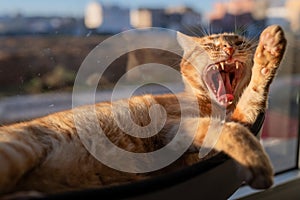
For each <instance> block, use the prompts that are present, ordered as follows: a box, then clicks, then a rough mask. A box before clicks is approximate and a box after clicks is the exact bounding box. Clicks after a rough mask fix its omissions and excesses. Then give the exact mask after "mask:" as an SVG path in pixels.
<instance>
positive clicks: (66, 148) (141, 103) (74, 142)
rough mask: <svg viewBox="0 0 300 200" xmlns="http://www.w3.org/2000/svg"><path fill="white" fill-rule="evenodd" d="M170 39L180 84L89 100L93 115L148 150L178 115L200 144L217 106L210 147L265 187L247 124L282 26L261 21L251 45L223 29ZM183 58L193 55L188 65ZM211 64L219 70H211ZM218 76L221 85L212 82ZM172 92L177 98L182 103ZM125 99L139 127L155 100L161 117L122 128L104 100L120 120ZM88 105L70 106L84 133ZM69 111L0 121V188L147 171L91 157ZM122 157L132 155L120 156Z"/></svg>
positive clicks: (261, 158)
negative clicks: (177, 48) (179, 51)
mask: <svg viewBox="0 0 300 200" xmlns="http://www.w3.org/2000/svg"><path fill="white" fill-rule="evenodd" d="M178 42H179V44H180V45H181V46H182V48H183V49H184V55H183V59H182V62H181V72H182V75H183V80H184V82H185V84H186V90H185V91H184V92H182V93H181V94H176V95H175V94H164V95H157V96H153V95H144V96H138V97H132V98H130V99H128V100H126V99H125V100H120V101H118V102H116V103H110V102H102V103H99V104H97V105H95V109H96V112H97V117H98V122H99V124H100V126H101V128H102V129H103V130H104V132H105V134H106V136H107V137H108V138H109V139H110V140H111V141H112V142H113V143H114V144H115V145H116V146H118V147H120V148H122V149H125V150H127V151H131V152H136V153H141V152H150V151H154V150H157V149H159V148H161V147H163V146H164V145H166V144H167V143H168V142H170V141H171V140H172V138H173V137H174V134H175V133H174V130H176V129H177V128H178V126H179V123H180V122H181V123H182V124H183V128H184V129H183V130H184V132H185V133H186V137H191V135H190V132H191V131H190V130H191V127H194V126H195V124H198V128H197V129H196V133H195V134H196V136H195V138H194V141H193V147H191V148H190V150H191V151H192V149H193V148H195V147H196V149H198V148H199V147H201V145H202V144H203V141H204V139H205V136H206V134H207V130H208V128H209V126H210V124H211V122H212V121H218V120H220V119H219V114H220V113H221V112H222V110H223V109H224V108H225V109H226V113H227V114H226V121H225V122H224V124H223V128H222V132H221V134H220V137H219V139H218V140H217V143H216V145H215V146H213V147H212V148H214V150H215V151H222V152H224V153H226V154H228V155H229V156H230V157H232V158H233V159H234V160H236V161H237V162H238V163H239V164H241V165H242V166H244V167H245V168H246V169H247V170H248V172H249V176H248V177H247V179H246V182H247V183H248V184H249V185H250V186H251V187H253V188H268V187H270V186H271V185H272V183H273V169H272V165H271V163H270V161H269V158H268V156H267V155H266V153H265V151H264V149H263V147H262V146H261V144H260V143H259V141H258V139H257V138H256V137H255V136H254V135H253V134H252V133H251V132H250V131H249V127H250V126H251V125H252V124H253V123H254V121H255V120H256V117H257V116H258V114H259V113H260V112H261V111H265V109H266V107H267V99H268V98H267V97H268V90H269V86H270V84H271V82H272V81H273V78H274V76H275V74H276V70H277V68H278V66H279V64H280V61H281V59H282V56H283V54H284V51H285V45H286V40H285V38H284V33H283V31H282V29H281V28H280V27H279V26H275V25H273V26H270V27H267V28H266V29H265V30H264V31H263V32H262V34H261V36H260V41H259V43H258V46H257V48H255V45H254V44H253V43H252V42H251V41H248V40H247V39H246V38H244V37H242V36H239V35H236V34H231V33H223V34H216V35H210V36H204V37H201V38H196V37H190V36H186V35H184V34H181V33H178ZM190 61H194V62H193V64H191V63H192V62H190ZM194 63H196V65H195V64H194ZM223 65H224V66H223ZM223 67H224V70H223V71H222V69H221V68H223ZM217 70H219V71H220V74H221V75H217V74H216V73H215V72H217ZM238 70H240V71H239V72H237V71H238ZM222 80H223V82H225V86H224V87H221V86H220V83H217V82H220V81H222ZM226 81H227V82H226ZM226 84H227V85H226ZM193 94H196V97H197V105H198V106H191V105H192V104H190V102H191V99H192V97H191V96H192V95H193ZM225 97H226V98H225ZM178 98H180V99H181V100H182V102H183V106H181V107H182V108H180V105H179V101H178ZM127 104H129V108H130V116H131V118H132V120H133V121H134V122H135V123H136V124H137V125H139V126H141V127H145V126H147V125H148V124H149V123H151V118H150V116H149V109H150V107H151V106H153V105H155V104H159V105H161V106H163V108H164V109H165V111H166V114H167V120H166V122H165V125H164V127H163V128H162V130H161V131H160V132H159V133H158V134H156V135H155V136H152V137H150V138H138V137H133V136H130V135H128V134H126V133H124V132H123V131H122V130H121V129H120V128H119V127H118V125H117V124H116V122H115V120H114V116H113V113H112V107H111V106H112V105H114V106H117V110H119V111H120V112H118V113H117V114H118V117H119V118H120V119H121V120H124V122H126V120H128V119H127V118H125V116H123V113H122V112H121V111H122V107H123V106H124V105H127ZM213 107H214V109H216V110H214V112H212V108H213ZM92 108H93V107H92V106H89V105H88V106H82V107H79V108H76V112H77V113H79V114H78V116H77V122H78V121H79V125H80V129H81V131H83V132H84V133H85V134H87V135H89V134H92V132H93V131H95V130H94V129H93V127H94V124H93V122H92V121H90V120H89V115H90V114H91V112H92ZM199 111H200V115H199V116H198V117H195V115H194V113H197V112H199ZM73 114H74V113H73V111H72V110H67V111H62V112H58V113H55V114H51V115H49V116H45V117H41V118H38V119H34V120H32V121H28V122H23V123H17V124H13V125H8V126H3V127H1V128H0V163H1V165H0V194H7V193H10V192H17V191H26V190H35V191H39V192H44V193H53V192H58V191H66V190H74V189H84V188H92V187H101V186H107V185H113V184H121V183H126V182H132V181H136V180H140V179H142V178H145V177H147V176H149V175H151V173H148V174H135V173H128V172H122V171H118V170H115V169H112V168H110V167H108V166H106V165H104V164H102V163H101V162H99V161H98V160H97V159H95V158H94V157H93V155H91V154H90V153H89V152H88V151H87V150H86V148H85V147H84V146H83V144H82V142H81V140H80V137H79V135H78V133H77V131H78V130H77V129H76V126H75V124H74V116H73ZM122 117H123V118H122ZM155 117H157V116H154V119H155ZM152 120H153V119H152ZM157 120H158V121H159V119H157ZM77 128H78V127H77ZM129 128H130V127H129ZM132 131H134V130H132ZM179 143H180V141H179ZM108 151H109V150H108ZM180 159H181V161H177V162H175V163H173V164H172V166H174V168H177V167H183V166H185V165H191V164H193V163H195V162H199V159H198V158H197V156H195V154H191V156H190V157H189V154H188V153H187V154H186V156H182V157H181V158H180ZM128 164H129V165H130V164H134V162H131V161H130V160H128ZM180 165H182V166H180ZM171 168H172V167H170V169H171ZM167 169H168V168H167Z"/></svg>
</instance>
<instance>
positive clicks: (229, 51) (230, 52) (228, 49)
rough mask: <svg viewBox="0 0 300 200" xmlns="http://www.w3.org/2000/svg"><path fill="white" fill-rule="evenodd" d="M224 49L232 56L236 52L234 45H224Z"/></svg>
mask: <svg viewBox="0 0 300 200" xmlns="http://www.w3.org/2000/svg"><path fill="white" fill-rule="evenodd" d="M223 51H224V52H225V53H226V54H227V55H228V56H232V55H233V53H234V48H233V47H228V46H226V47H223Z"/></svg>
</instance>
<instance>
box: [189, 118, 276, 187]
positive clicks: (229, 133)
mask: <svg viewBox="0 0 300 200" xmlns="http://www.w3.org/2000/svg"><path fill="white" fill-rule="evenodd" d="M195 124H196V125H197V126H198V129H197V131H196V132H197V133H196V135H195V139H194V145H195V146H198V147H201V148H206V149H211V150H212V149H215V150H217V151H222V152H224V153H226V154H227V155H229V156H230V157H231V158H233V159H234V160H235V161H236V162H237V163H239V164H240V166H242V168H243V169H245V171H243V172H245V173H241V177H242V178H243V180H245V181H246V182H247V184H249V185H250V186H251V187H253V188H256V189H266V188H269V187H271V186H272V184H273V168H272V165H271V162H270V160H269V158H268V156H267V154H266V152H265V150H264V149H263V147H262V146H261V144H260V143H259V141H258V140H257V138H256V137H255V136H254V135H253V134H252V133H251V132H250V131H249V129H248V128H246V127H245V126H243V125H242V124H240V123H236V122H226V123H222V122H220V121H219V120H218V119H212V118H208V117H206V118H191V119H185V120H184V121H183V125H184V126H185V127H186V130H187V132H188V133H191V132H193V131H194V130H195V129H196V128H195ZM216 125H218V126H220V127H216ZM211 126H213V128H212V129H211V131H209V129H210V128H211ZM208 134H211V135H213V137H212V138H211V139H212V140H211V139H209V140H211V141H210V142H208V143H206V142H205V139H206V138H207V137H210V136H209V135H208ZM200 151H201V149H200Z"/></svg>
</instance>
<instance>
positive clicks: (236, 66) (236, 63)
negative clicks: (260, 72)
mask: <svg viewBox="0 0 300 200" xmlns="http://www.w3.org/2000/svg"><path fill="white" fill-rule="evenodd" d="M235 68H236V69H239V62H238V61H236V62H235Z"/></svg>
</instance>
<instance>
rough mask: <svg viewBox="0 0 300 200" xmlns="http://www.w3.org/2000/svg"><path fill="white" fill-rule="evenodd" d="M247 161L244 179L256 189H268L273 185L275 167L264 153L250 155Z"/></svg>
mask: <svg viewBox="0 0 300 200" xmlns="http://www.w3.org/2000/svg"><path fill="white" fill-rule="evenodd" d="M247 160H248V161H246V163H247V164H246V166H245V165H244V167H245V171H246V173H244V175H245V176H244V180H245V181H246V182H247V184H248V185H249V186H251V187H252V188H255V189H267V188H270V187H271V186H272V185H273V175H274V172H273V168H272V166H271V164H270V161H269V159H268V157H267V156H266V155H265V154H264V155H262V154H259V153H258V154H257V155H254V157H252V156H249V157H248V158H247Z"/></svg>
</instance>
